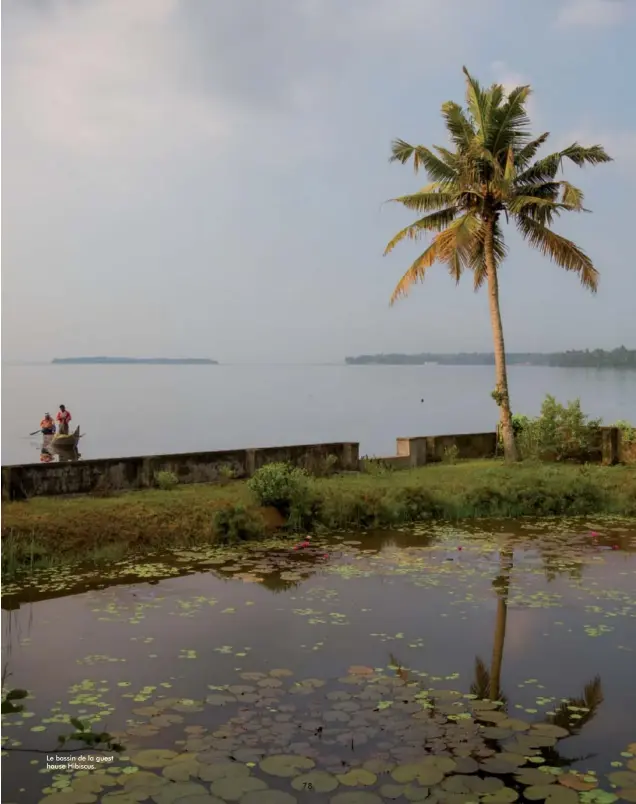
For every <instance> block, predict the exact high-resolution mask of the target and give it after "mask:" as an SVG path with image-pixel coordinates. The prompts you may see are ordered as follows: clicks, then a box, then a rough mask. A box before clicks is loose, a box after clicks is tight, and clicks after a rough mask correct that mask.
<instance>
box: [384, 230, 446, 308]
mask: <svg viewBox="0 0 636 804" xmlns="http://www.w3.org/2000/svg"><path fill="white" fill-rule="evenodd" d="M438 252H439V247H438V244H437V238H435V239H434V240H433V242H432V243H431V244H430V246H429V247H428V248H427V249H426V251H424V253H423V254H420V256H419V257H418V258H417V259H416V260H415V262H414V263H413V264H412V265H411V267H410V268H409V269H408V271H407V272H406V273H405V274H404V276H403V277H402V279H400V281H399V282H398V283H397V285H396V286H395V290H394V291H393V293H392V294H391V300H390V302H389V304H390V305H391V306H393V305H394V304H395V302H396V301H397V300H398V299H399V298H401V297H403V296H408V293H409V291H410V289H411V287H412V286H413V285H414V284H416V283H417V282H423V281H424V277H425V275H426V271H427V269H428V268H430V267H431V265H432V264H433V263H434V262H435V261H436V260H437V259H438Z"/></svg>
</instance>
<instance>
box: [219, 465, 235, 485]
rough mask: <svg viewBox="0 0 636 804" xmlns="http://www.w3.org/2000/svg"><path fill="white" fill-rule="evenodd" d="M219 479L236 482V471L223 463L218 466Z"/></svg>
mask: <svg viewBox="0 0 636 804" xmlns="http://www.w3.org/2000/svg"><path fill="white" fill-rule="evenodd" d="M219 477H220V478H221V480H225V481H229V480H236V470H235V469H234V467H233V466H230V464H229V463H224V464H223V465H222V466H219Z"/></svg>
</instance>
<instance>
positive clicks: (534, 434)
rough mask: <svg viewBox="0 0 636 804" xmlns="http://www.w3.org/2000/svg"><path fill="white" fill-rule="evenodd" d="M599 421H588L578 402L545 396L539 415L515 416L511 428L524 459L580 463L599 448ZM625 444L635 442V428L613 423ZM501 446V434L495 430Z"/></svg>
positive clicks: (589, 419)
mask: <svg viewBox="0 0 636 804" xmlns="http://www.w3.org/2000/svg"><path fill="white" fill-rule="evenodd" d="M601 425H602V419H592V418H590V416H588V415H587V414H586V413H584V411H583V410H582V408H581V400H580V399H574V400H573V401H571V402H568V403H567V404H565V405H563V404H561V403H560V402H557V400H556V399H555V398H554V397H553V396H551V395H550V394H546V397H545V399H544V400H543V404H542V405H541V412H540V413H539V415H538V416H537V417H535V418H532V417H530V416H524V415H522V414H515V415H513V417H512V427H513V430H514V433H515V437H516V439H517V445H518V447H519V451H520V452H521V455H522V457H523V458H524V459H525V460H539V461H579V462H584V461H585V460H586V459H587V458H588V457H589V456H590V455H591V454H593V453H594V452H598V450H599V448H600V442H601V435H600V428H601ZM612 426H613V427H618V428H619V429H620V431H621V433H622V437H623V439H624V440H625V441H627V442H629V443H631V442H632V441H636V428H635V427H633V426H632V425H631V424H630V423H629V422H627V421H623V420H621V421H617V422H615V423H614V424H613V425H612ZM498 435H499V441H500V443H501V432H500V431H499V433H498Z"/></svg>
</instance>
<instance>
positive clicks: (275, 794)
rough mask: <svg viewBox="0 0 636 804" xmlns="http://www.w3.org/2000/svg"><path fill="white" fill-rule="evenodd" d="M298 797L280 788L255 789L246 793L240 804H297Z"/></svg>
mask: <svg viewBox="0 0 636 804" xmlns="http://www.w3.org/2000/svg"><path fill="white" fill-rule="evenodd" d="M297 802H298V799H297V798H296V796H292V795H291V793H285V792H283V791H282V790H256V791H254V792H252V793H246V794H245V795H244V796H243V798H242V799H241V804H297Z"/></svg>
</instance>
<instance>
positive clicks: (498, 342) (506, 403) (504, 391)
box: [484, 219, 519, 461]
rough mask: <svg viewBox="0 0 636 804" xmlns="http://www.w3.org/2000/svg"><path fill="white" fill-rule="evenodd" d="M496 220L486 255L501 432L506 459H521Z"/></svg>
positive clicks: (486, 241) (491, 224)
mask: <svg viewBox="0 0 636 804" xmlns="http://www.w3.org/2000/svg"><path fill="white" fill-rule="evenodd" d="M494 223H495V221H494V219H492V220H491V221H488V222H487V224H486V234H485V239H484V256H485V259H486V270H487V273H488V301H489V304H490V324H491V326H492V335H493V341H494V347H495V349H494V351H495V376H496V386H495V394H494V396H495V401H496V402H497V405H499V414H500V420H501V434H502V438H503V446H504V456H505V458H506V460H507V461H518V460H519V454H518V452H517V445H516V443H515V434H514V430H513V429H512V412H511V410H510V395H509V393H508V373H507V371H506V351H505V348H504V336H503V325H502V323H501V311H500V309H499V280H498V278H497V266H496V264H495V256H494V251H493V227H494Z"/></svg>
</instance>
